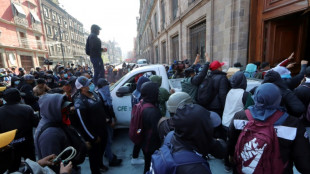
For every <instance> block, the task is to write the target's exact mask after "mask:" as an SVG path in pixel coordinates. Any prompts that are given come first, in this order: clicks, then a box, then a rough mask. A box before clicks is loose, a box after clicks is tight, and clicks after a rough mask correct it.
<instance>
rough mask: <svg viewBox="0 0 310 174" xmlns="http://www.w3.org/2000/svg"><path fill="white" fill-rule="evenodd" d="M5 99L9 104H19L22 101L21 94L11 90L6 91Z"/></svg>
mask: <svg viewBox="0 0 310 174" xmlns="http://www.w3.org/2000/svg"><path fill="white" fill-rule="evenodd" d="M3 98H4V100H5V101H6V102H7V103H18V102H20V100H21V94H20V92H19V90H18V89H16V88H10V89H7V90H5V91H4V93H3Z"/></svg>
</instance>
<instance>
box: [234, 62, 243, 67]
mask: <svg viewBox="0 0 310 174" xmlns="http://www.w3.org/2000/svg"><path fill="white" fill-rule="evenodd" d="M234 67H236V68H241V67H243V66H242V65H241V63H240V62H236V63H234Z"/></svg>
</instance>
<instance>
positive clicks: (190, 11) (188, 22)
mask: <svg viewBox="0 0 310 174" xmlns="http://www.w3.org/2000/svg"><path fill="white" fill-rule="evenodd" d="M249 8H250V0H233V1H227V0H141V1H140V18H139V19H138V22H137V23H138V27H137V29H138V35H137V40H136V45H137V49H136V52H137V53H136V54H137V56H138V58H146V59H148V60H149V62H150V63H161V64H171V63H172V62H173V61H174V60H184V59H189V60H190V62H191V63H192V62H193V61H194V59H195V57H196V55H197V53H199V54H200V55H201V57H202V60H204V54H205V52H208V53H209V55H210V56H211V58H212V59H213V60H220V61H224V62H226V63H227V64H226V65H228V66H230V65H232V64H233V63H234V62H237V61H239V62H241V63H242V64H245V63H246V62H247V56H248V55H247V51H248V33H249V16H250V12H249Z"/></svg>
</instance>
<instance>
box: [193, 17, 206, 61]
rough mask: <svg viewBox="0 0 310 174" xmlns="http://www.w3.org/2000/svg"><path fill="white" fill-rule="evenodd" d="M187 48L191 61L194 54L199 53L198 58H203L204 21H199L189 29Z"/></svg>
mask: <svg viewBox="0 0 310 174" xmlns="http://www.w3.org/2000/svg"><path fill="white" fill-rule="evenodd" d="M189 38H190V42H189V48H190V51H189V53H190V56H189V59H190V61H191V62H194V61H195V57H196V55H197V54H198V53H199V54H200V60H205V51H206V22H202V23H199V24H197V25H195V26H193V27H192V28H190V29H189Z"/></svg>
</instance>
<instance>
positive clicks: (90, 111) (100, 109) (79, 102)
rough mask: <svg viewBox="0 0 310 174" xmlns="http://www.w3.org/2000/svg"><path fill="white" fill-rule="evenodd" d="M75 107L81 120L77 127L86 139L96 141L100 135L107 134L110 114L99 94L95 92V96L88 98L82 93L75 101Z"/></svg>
mask: <svg viewBox="0 0 310 174" xmlns="http://www.w3.org/2000/svg"><path fill="white" fill-rule="evenodd" d="M74 107H75V109H76V111H77V115H78V119H79V122H80V123H79V125H77V126H76V127H77V129H78V130H79V132H80V133H81V134H82V136H83V137H84V139H85V140H86V141H89V142H95V141H96V139H97V138H98V137H101V138H102V137H104V136H105V135H106V118H108V116H107V112H106V110H105V107H104V104H103V102H102V100H101V99H100V97H99V95H98V94H96V93H94V92H93V98H88V97H86V96H85V95H83V94H81V93H80V94H79V96H77V97H76V99H75V101H74Z"/></svg>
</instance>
